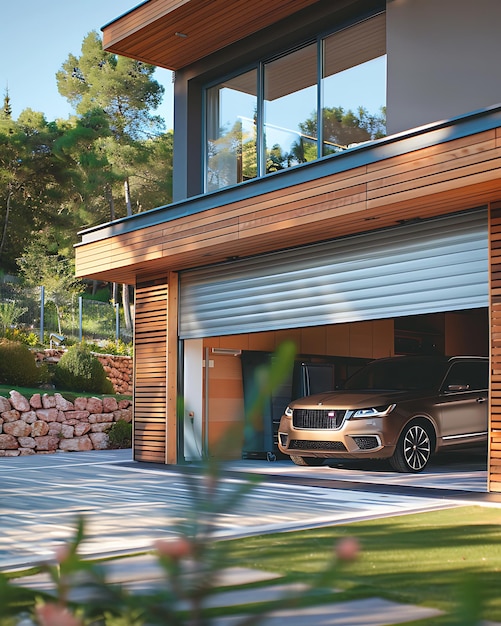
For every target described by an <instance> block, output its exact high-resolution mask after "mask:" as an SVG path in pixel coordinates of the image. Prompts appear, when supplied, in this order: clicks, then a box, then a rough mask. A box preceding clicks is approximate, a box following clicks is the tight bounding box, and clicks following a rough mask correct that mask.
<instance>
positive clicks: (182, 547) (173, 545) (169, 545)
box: [154, 537, 193, 561]
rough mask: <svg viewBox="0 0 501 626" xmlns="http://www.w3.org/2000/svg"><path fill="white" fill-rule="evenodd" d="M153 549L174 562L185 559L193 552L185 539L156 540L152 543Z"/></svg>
mask: <svg viewBox="0 0 501 626" xmlns="http://www.w3.org/2000/svg"><path fill="white" fill-rule="evenodd" d="M154 546H155V549H156V550H157V552H158V553H159V554H160V555H161V556H165V557H168V558H169V559H173V560H174V561H179V560H180V559H185V558H186V557H188V556H190V555H191V554H192V552H193V550H192V545H191V543H190V541H188V539H186V538H185V537H177V538H176V539H158V541H155V543H154Z"/></svg>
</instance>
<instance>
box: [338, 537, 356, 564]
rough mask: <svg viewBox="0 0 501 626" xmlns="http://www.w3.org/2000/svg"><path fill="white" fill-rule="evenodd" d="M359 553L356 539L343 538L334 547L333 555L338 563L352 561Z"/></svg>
mask: <svg viewBox="0 0 501 626" xmlns="http://www.w3.org/2000/svg"><path fill="white" fill-rule="evenodd" d="M359 552H360V543H359V541H358V539H356V537H344V538H343V539H340V540H339V541H338V542H337V544H336V547H335V554H336V556H337V558H338V559H339V560H340V561H354V560H355V559H356V558H357V557H358V554H359Z"/></svg>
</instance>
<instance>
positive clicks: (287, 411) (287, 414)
mask: <svg viewBox="0 0 501 626" xmlns="http://www.w3.org/2000/svg"><path fill="white" fill-rule="evenodd" d="M284 415H285V416H286V417H292V409H291V408H290V406H288V407H286V409H285V411H284Z"/></svg>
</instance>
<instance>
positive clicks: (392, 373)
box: [345, 357, 447, 390]
mask: <svg viewBox="0 0 501 626" xmlns="http://www.w3.org/2000/svg"><path fill="white" fill-rule="evenodd" d="M446 369H447V360H446V359H444V360H441V359H434V358H426V357H421V358H419V357H417V358H402V359H399V358H396V359H388V360H381V361H373V362H372V363H369V364H368V365H366V366H365V367H364V368H362V369H361V370H360V371H358V372H357V373H356V374H354V375H353V376H352V377H351V378H350V379H349V380H347V381H346V384H345V389H350V390H354V389H360V390H361V389H398V390H413V389H435V388H438V386H439V385H440V383H441V382H442V379H443V377H444V375H445V371H446Z"/></svg>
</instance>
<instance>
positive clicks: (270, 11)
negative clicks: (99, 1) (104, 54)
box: [103, 0, 318, 70]
mask: <svg viewBox="0 0 501 626" xmlns="http://www.w3.org/2000/svg"><path fill="white" fill-rule="evenodd" d="M317 2H318V0H287V2H284V1H281V2H278V3H277V2H275V3H270V2H263V0H232V1H231V2H228V0H175V1H173V0H150V1H149V2H145V3H143V4H141V5H139V6H138V7H136V8H135V9H133V10H132V11H129V12H128V13H126V14H125V15H123V16H121V17H119V18H118V19H116V20H114V21H113V22H111V23H110V24H107V25H106V26H105V27H104V28H103V45H104V48H105V50H107V51H108V52H114V53H116V54H120V55H122V56H126V57H131V58H134V59H137V60H139V61H144V62H145V63H151V64H152V65H157V66H159V67H164V68H167V69H170V70H178V69H180V68H182V67H185V66H187V65H190V64H191V63H194V62H195V61H197V60H199V59H201V58H203V57H205V56H208V55H210V54H212V53H213V52H216V51H217V50H221V49H222V48H224V47H225V46H227V45H229V44H232V43H235V42H236V41H239V40H240V39H244V38H245V37H247V36H249V35H253V34H254V33H256V32H258V31H260V30H262V29H264V28H267V27H268V26H270V25H271V24H274V23H276V22H278V21H280V20H281V19H283V18H286V17H289V16H290V15H293V14H294V13H297V12H298V11H300V10H301V9H304V8H306V7H309V6H311V5H313V4H316V3H317ZM176 33H183V34H184V35H187V37H179V36H176Z"/></svg>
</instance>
